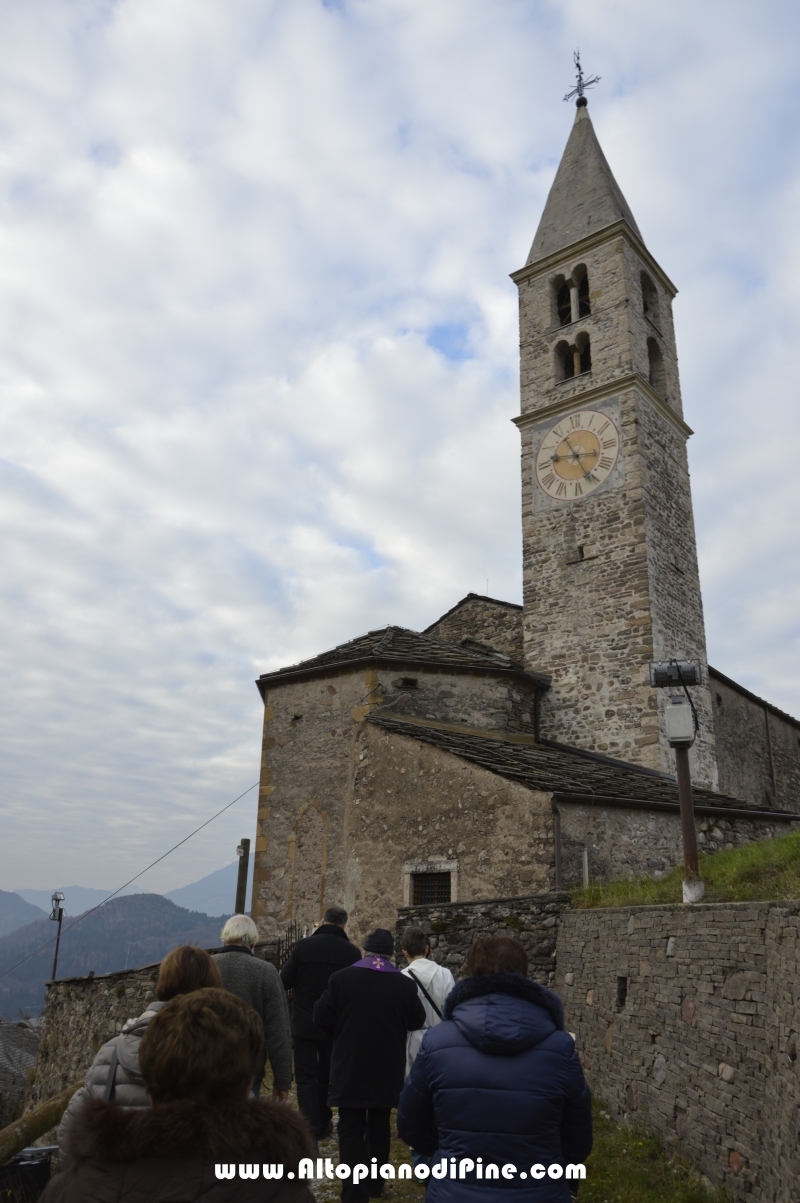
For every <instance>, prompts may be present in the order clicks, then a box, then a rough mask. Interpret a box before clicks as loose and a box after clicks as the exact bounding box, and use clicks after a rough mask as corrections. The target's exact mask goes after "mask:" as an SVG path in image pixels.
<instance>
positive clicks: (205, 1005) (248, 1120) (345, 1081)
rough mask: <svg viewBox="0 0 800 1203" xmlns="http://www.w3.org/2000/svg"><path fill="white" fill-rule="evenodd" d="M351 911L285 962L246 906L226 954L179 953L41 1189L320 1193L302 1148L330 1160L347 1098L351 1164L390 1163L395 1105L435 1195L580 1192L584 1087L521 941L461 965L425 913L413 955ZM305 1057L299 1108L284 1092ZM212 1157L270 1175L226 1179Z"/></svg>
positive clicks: (97, 1074) (114, 1050)
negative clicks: (441, 953) (441, 959)
mask: <svg viewBox="0 0 800 1203" xmlns="http://www.w3.org/2000/svg"><path fill="white" fill-rule="evenodd" d="M347 919H348V916H347V913H346V911H344V910H343V909H342V908H341V907H330V908H329V909H328V910H327V911H326V912H325V915H324V919H323V922H322V923H321V924H320V926H319V927H318V928H317V929H316V930H315V931H314V932H313V933H312V934H311V935H310V936H307V937H306V938H304V939H302V940H299V941H298V942H297V943H296V944H295V945H294V947H293V949H292V951H291V954H290V956H289V959H288V960H287V961H286V963H285V964H284V965H283V967H282V968H281V970H280V974H279V973H278V971H277V970H276V969H275V968H274V967H273V966H272V965H270V964H269V963H267V962H265V961H262V960H261V959H260V958H258V957H257V956H255V955H254V947H255V944H256V941H257V938H258V932H257V929H256V926H255V924H254V923H253V922H252V920H251V919H250V918H249V917H248V916H246V915H235V916H233V918H231V919H230V920H228V922H227V923H226V925H225V927H224V929H223V933H222V939H223V951H221V952H219V953H216V954H214V955H213V956H212V955H209V954H208V953H206V952H204V951H203V950H202V949H198V948H194V947H191V946H184V947H182V948H177V949H175V950H174V951H173V952H171V953H169V954H168V955H167V956H166V957H165V958H164V961H163V962H162V965H161V969H160V974H159V979H158V983H157V986H156V990H155V995H156V997H155V999H154V1000H153V1002H151V1003H150V1004H149V1006H148V1008H147V1010H146V1011H145V1012H144V1014H143V1015H141V1016H140V1017H139V1018H138V1019H136V1020H130V1021H129V1022H128V1023H127V1024H126V1025H125V1027H124V1028H123V1030H122V1032H121V1033H120V1035H119V1036H117V1037H114V1038H113V1039H112V1040H110V1041H109V1042H108V1043H107V1044H105V1045H104V1046H103V1047H102V1048H101V1049H100V1050H99V1052H98V1054H97V1056H96V1058H95V1061H94V1063H93V1065H92V1067H91V1069H90V1070H89V1073H88V1075H87V1078H86V1084H85V1086H84V1087H83V1088H82V1089H81V1090H80V1091H78V1093H77V1094H76V1095H74V1096H73V1099H72V1101H71V1103H70V1105H69V1107H68V1109H67V1111H66V1113H65V1115H64V1118H63V1120H62V1123H61V1127H60V1129H59V1144H60V1145H61V1148H62V1150H63V1154H64V1164H65V1166H66V1169H65V1171H64V1172H63V1173H61V1174H59V1175H57V1176H56V1177H55V1178H54V1179H53V1180H52V1181H51V1183H50V1185H49V1186H48V1187H47V1190H46V1192H45V1195H44V1196H43V1199H44V1200H45V1203H78V1200H83V1199H90V1198H91V1199H97V1200H98V1201H99V1203H121V1201H122V1200H123V1199H124V1200H125V1203H140V1200H141V1203H144V1201H145V1199H146V1200H148V1203H149V1201H151V1200H154V1201H156V1203H158V1201H161V1200H163V1201H164V1203H166V1200H168V1199H169V1200H175V1199H181V1200H203V1201H204V1203H223V1201H226V1203H227V1201H228V1200H238V1199H242V1200H245V1199H250V1198H253V1199H261V1200H272V1199H274V1200H280V1203H284V1201H285V1203H295V1201H297V1203H300V1201H301V1200H302V1201H303V1203H310V1200H311V1199H312V1198H313V1196H312V1195H311V1193H310V1191H309V1188H308V1185H307V1183H306V1182H305V1181H303V1180H302V1179H301V1177H300V1176H299V1175H300V1173H301V1167H302V1166H303V1165H304V1164H305V1165H310V1164H312V1163H311V1162H307V1161H305V1162H304V1160H303V1159H305V1158H309V1157H310V1158H312V1159H314V1161H313V1163H314V1164H319V1165H321V1164H322V1162H317V1161H316V1159H317V1158H318V1156H319V1143H318V1142H319V1141H320V1140H324V1139H326V1138H328V1137H330V1136H331V1135H332V1134H333V1124H334V1113H333V1108H336V1110H337V1112H338V1119H337V1135H338V1144H339V1163H340V1165H346V1166H356V1165H362V1166H364V1167H375V1166H377V1167H380V1166H383V1165H385V1164H387V1163H389V1161H390V1144H391V1113H392V1111H393V1110H394V1109H397V1111H396V1122H397V1132H398V1135H399V1136H400V1138H401V1140H403V1141H405V1143H406V1144H407V1145H408V1146H409V1149H410V1154H409V1155H410V1159H411V1161H412V1163H413V1164H414V1166H415V1170H414V1173H415V1175H416V1176H417V1177H418V1178H420V1179H423V1178H424V1180H425V1181H426V1184H427V1195H426V1198H427V1200H428V1203H451V1201H452V1203H456V1201H461V1200H470V1199H475V1200H477V1199H478V1198H480V1199H481V1200H483V1201H484V1203H494V1201H495V1200H500V1199H503V1200H508V1201H509V1203H510V1201H511V1200H520V1203H521V1201H522V1200H527V1199H531V1200H536V1201H537V1203H566V1201H567V1200H569V1199H570V1197H571V1196H572V1195H573V1192H574V1190H575V1187H576V1182H575V1181H574V1180H573V1179H571V1178H570V1179H568V1178H567V1177H566V1176H565V1174H564V1170H565V1169H566V1168H570V1169H573V1168H575V1167H576V1166H577V1165H579V1164H580V1163H582V1162H583V1161H584V1159H585V1158H586V1156H587V1155H588V1153H589V1151H590V1150H591V1144H592V1129H591V1109H590V1099H589V1091H588V1088H587V1086H586V1082H585V1080H584V1077H583V1072H582V1070H581V1066H580V1062H579V1060H578V1057H577V1054H576V1052H575V1046H574V1043H573V1041H572V1038H571V1037H570V1036H569V1035H568V1033H567V1032H565V1030H564V1017H563V1008H562V1005H561V1001H560V999H559V998H558V996H557V995H556V994H554V993H553V992H552V991H550V990H548V989H546V988H545V987H543V986H541V985H539V984H538V983H536V982H534V981H532V980H531V979H530V978H529V977H528V976H527V970H528V961H527V955H526V953H525V950H524V948H523V946H522V945H521V944H520V943H519V942H518V941H516V940H512V939H509V938H506V937H500V936H496V937H486V938H484V939H480V940H477V941H476V942H475V943H474V944H473V945H472V947H471V948H470V949H469V952H468V954H467V957H466V961H465V964H464V976H463V977H462V979H461V980H460V981H459V982H458V983H456V982H454V979H453V976H452V974H451V973H450V971H449V970H448V969H447V968H446V967H444V966H442V965H438V964H437V963H436V962H435V961H434V960H433V959H431V955H430V954H431V950H430V947H429V943H428V939H427V937H426V935H425V933H424V932H423V930H422V929H421V928H419V927H411V928H408V929H407V930H406V932H405V933H404V934H403V937H402V941H401V950H400V951H401V953H402V959H403V961H404V962H405V964H404V967H403V968H402V969H398V968H397V966H396V965H395V963H394V954H395V942H394V938H393V936H392V934H391V933H390V932H389V931H386V930H385V929H382V928H377V929H376V930H374V931H372V932H370V934H369V935H368V936H367V937H366V939H365V940H364V942H363V947H362V948H358V947H356V946H355V944H353V943H352V942H351V941H350V940H349V939H348V936H347V931H346V925H347ZM287 994H288V997H289V998H290V999H291V1019H290V1012H289V1006H288V1005H287ZM267 1060H269V1062H270V1066H271V1070H272V1092H271V1095H269V1094H267V1095H265V1094H264V1093H262V1092H261V1085H262V1082H263V1078H264V1076H265V1073H266V1063H267ZM292 1062H294V1079H295V1082H296V1087H297V1099H298V1106H299V1113H298V1112H297V1111H295V1110H294V1109H293V1108H291V1107H289V1106H287V1105H286V1104H287V1100H288V1095H289V1090H290V1087H291V1083H292ZM215 1163H226V1164H227V1163H236V1164H239V1163H253V1167H251V1168H255V1170H258V1168H259V1166H260V1165H261V1164H262V1163H263V1166H264V1170H265V1173H266V1171H267V1168H268V1167H269V1168H270V1170H272V1169H273V1168H274V1169H275V1174H274V1175H272V1174H271V1176H270V1178H269V1179H262V1178H260V1179H259V1180H258V1181H251V1180H249V1179H248V1180H242V1179H241V1177H240V1178H238V1179H233V1180H228V1179H223V1180H220V1178H219V1177H218V1176H217V1175H216V1174H215ZM279 1165H280V1167H281V1176H280V1178H278V1177H277V1167H278V1166H279ZM429 1167H430V1168H429ZM457 1167H458V1168H457ZM500 1167H501V1168H500ZM240 1168H242V1169H245V1170H246V1169H248V1165H247V1164H245V1165H243V1166H242V1165H240ZM484 1170H485V1173H484ZM492 1171H494V1172H492ZM539 1171H541V1172H539ZM340 1176H341V1175H340ZM179 1184H180V1186H179ZM384 1186H385V1181H384V1178H383V1177H381V1176H380V1175H378V1174H376V1173H375V1171H374V1169H373V1171H372V1172H371V1173H370V1174H369V1175H367V1173H366V1170H365V1171H364V1175H363V1180H358V1179H357V1176H356V1175H355V1174H354V1175H352V1176H343V1177H342V1200H343V1203H366V1200H367V1199H369V1198H375V1197H379V1196H380V1195H381V1194H382V1191H383V1188H384Z"/></svg>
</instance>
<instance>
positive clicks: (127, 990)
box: [26, 942, 276, 1109]
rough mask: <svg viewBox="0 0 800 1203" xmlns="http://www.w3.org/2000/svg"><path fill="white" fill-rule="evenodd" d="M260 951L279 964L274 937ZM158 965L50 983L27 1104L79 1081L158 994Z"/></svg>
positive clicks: (31, 1103) (260, 946)
mask: <svg viewBox="0 0 800 1203" xmlns="http://www.w3.org/2000/svg"><path fill="white" fill-rule="evenodd" d="M208 951H209V952H212V953H213V952H221V951H222V950H221V949H219V948H211V949H209V950H208ZM256 955H257V956H260V957H261V958H262V959H263V960H265V961H270V962H272V963H273V964H274V962H275V955H276V945H275V943H274V942H273V943H266V944H259V945H256ZM159 965H160V962H157V963H156V964H154V965H143V966H140V967H139V968H138V969H124V970H121V971H120V972H119V973H104V974H102V975H101V976H98V977H95V976H94V975H92V976H91V977H73V978H60V979H59V980H58V981H55V982H51V983H50V985H49V986H48V989H47V997H46V999H45V1005H44V1022H43V1024H42V1036H41V1041H40V1043H39V1051H38V1055H37V1058H36V1067H35V1071H34V1080H33V1084H32V1086H31V1088H30V1090H29V1092H28V1096H27V1100H26V1106H27V1108H28V1109H30V1108H32V1107H35V1106H36V1104H37V1103H39V1102H42V1101H43V1100H44V1099H49V1098H52V1096H53V1095H55V1094H58V1093H59V1092H60V1091H62V1090H64V1089H66V1087H67V1086H70V1085H72V1083H73V1082H77V1081H79V1080H80V1079H81V1078H82V1077H83V1076H84V1075H85V1073H86V1071H87V1070H88V1068H89V1066H90V1065H91V1063H92V1061H93V1060H94V1057H95V1054H96V1053H97V1051H98V1049H99V1048H100V1046H101V1044H105V1042H106V1041H107V1040H110V1039H111V1037H112V1036H114V1035H115V1034H116V1033H117V1032H119V1031H121V1030H122V1028H123V1025H124V1024H125V1022H126V1020H128V1019H135V1018H136V1017H137V1016H138V1015H141V1014H142V1012H143V1011H146V1010H147V1004H148V1003H149V1002H150V1001H151V999H153V998H154V997H155V986H156V982H157V980H158V970H159Z"/></svg>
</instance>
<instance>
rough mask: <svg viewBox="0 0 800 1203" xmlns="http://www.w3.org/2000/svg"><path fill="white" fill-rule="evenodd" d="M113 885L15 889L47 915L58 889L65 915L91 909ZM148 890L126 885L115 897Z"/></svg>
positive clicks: (105, 895)
mask: <svg viewBox="0 0 800 1203" xmlns="http://www.w3.org/2000/svg"><path fill="white" fill-rule="evenodd" d="M113 889H114V887H113V886H109V888H108V889H107V890H95V889H93V888H92V887H91V886H54V887H53V889H52V890H17V891H16V893H17V894H19V896H20V898H24V899H25V901H26V902H31V903H33V905H34V906H38V907H40V908H41V909H42V910H43V911H45V912H46V913H47V914H48V915H49V914H50V909H51V906H52V903H51V901H50V900H51V898H52V896H53V893H54V891H55V890H60V891H61V893H62V894H63V895H64V902H63V904H62V905H63V907H64V914H65V915H75V916H77V915H82V914H83V913H84V911H88V910H91V908H92V907H93V906H97V905H98V904H99V903H101V902H102V901H103V899H104V898H108V896H109V894H110V893H111V891H112V890H113ZM147 893H149V891H148V890H144V889H142V887H141V886H126V888H125V889H124V890H122V891H121V892H120V893H119V894H118V895H117V897H118V898H127V897H129V896H130V895H131V894H147Z"/></svg>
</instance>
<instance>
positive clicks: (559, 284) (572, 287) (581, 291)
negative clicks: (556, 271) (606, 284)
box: [552, 263, 592, 326]
mask: <svg viewBox="0 0 800 1203" xmlns="http://www.w3.org/2000/svg"><path fill="white" fill-rule="evenodd" d="M552 287H553V301H554V308H555V322H556V325H558V326H571V325H572V323H573V322H579V321H580V320H581V318H583V317H589V315H590V314H591V312H592V309H591V304H590V301H589V275H588V273H587V271H586V265H585V264H583V263H580V264H578V266H577V267H576V268H575V269H574V270H573V272H572V275H571V276H570V277H569V278H568V279H566V278H565V277H564V276H556V278H555V280H553V285H552Z"/></svg>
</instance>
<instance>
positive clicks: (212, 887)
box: [0, 857, 254, 935]
mask: <svg viewBox="0 0 800 1203" xmlns="http://www.w3.org/2000/svg"><path fill="white" fill-rule="evenodd" d="M253 864H254V862H253V858H252V857H251V858H250V872H249V874H248V878H247V892H246V894H245V897H246V898H247V904H246V910H247V911H248V913H249V911H250V891H251V890H252V888H253ZM238 875H239V862H238V860H235V861H232V862H231V864H229V865H226V866H225V868H224V869H217V870H216V871H215V872H214V873H209V874H208V875H207V876H206V877H201V878H200V880H199V881H193V882H190V883H189V885H188V886H180V887H179V888H178V889H177V890H169V891H168V892H167V893H165V894H164V895H163V897H164V898H168V899H169V900H170V902H174V903H175V905H176V906H182V907H185V908H186V909H187V910H189V911H201V912H202V913H203V914H204V915H220V916H223V915H225V916H227V915H232V914H233V904H234V902H235V901H236V879H237V877H238ZM57 888H58V889H59V890H60V891H61V893H62V894H64V895H65V901H64V913H65V914H66V915H82V914H83V913H84V911H88V910H90V909H91V908H92V907H93V906H98V905H99V903H101V902H102V901H103V900H104V899H105V898H108V896H109V894H110V893H111V891H112V889H113V888H114V887H113V886H109V888H108V889H107V890H97V889H93V888H92V887H90V886H58V887H57ZM149 892H150V891H148V890H144V889H142V887H141V886H136V885H133V886H126V888H125V889H124V890H122V892H121V893H120V894H118V895H117V897H118V898H128V897H130V896H131V895H132V894H147V893H149ZM16 894H17V895H18V896H19V897H20V898H22V899H24V900H25V902H30V903H32V904H33V906H37V907H40V908H41V910H43V911H44V912H45V914H48V915H49V914H50V906H51V903H50V899H51V897H52V894H53V891H52V890H17V891H16ZM36 917H37V916H35V915H29V916H28V918H27V919H24V920H23V921H22V922H25V923H30V922H31V920H32V919H34V918H36ZM16 926H17V927H20V926H21V923H18V924H16ZM12 930H13V928H8V929H7V931H12ZM5 934H6V932H4V931H3V930H2V928H0V935H5Z"/></svg>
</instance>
